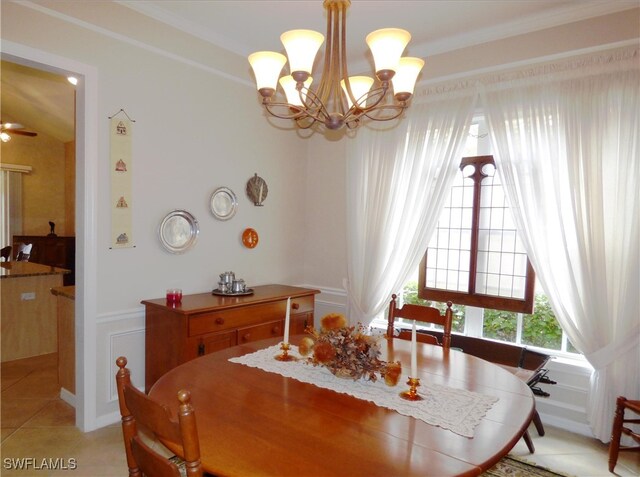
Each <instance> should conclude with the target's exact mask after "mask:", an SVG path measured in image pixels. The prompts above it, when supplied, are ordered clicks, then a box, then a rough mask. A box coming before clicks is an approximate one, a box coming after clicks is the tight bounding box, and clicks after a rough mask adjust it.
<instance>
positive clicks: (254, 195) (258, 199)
mask: <svg viewBox="0 0 640 477" xmlns="http://www.w3.org/2000/svg"><path fill="white" fill-rule="evenodd" d="M268 193H269V188H268V187H267V183H266V181H265V180H264V179H263V178H262V177H260V176H259V175H258V174H257V173H256V174H254V175H253V177H252V178H251V179H249V180H248V181H247V196H248V197H249V199H250V200H251V202H253V205H257V206H258V207H260V206H262V202H263V201H264V200H265V199H266V198H267V194H268Z"/></svg>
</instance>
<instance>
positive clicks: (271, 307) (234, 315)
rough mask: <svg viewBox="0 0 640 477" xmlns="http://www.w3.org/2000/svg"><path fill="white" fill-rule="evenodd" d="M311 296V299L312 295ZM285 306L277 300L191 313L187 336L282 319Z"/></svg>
mask: <svg viewBox="0 0 640 477" xmlns="http://www.w3.org/2000/svg"><path fill="white" fill-rule="evenodd" d="M311 298H312V299H313V297H311ZM286 307H287V301H286V300H279V301H274V302H272V303H263V304H260V305H252V306H247V307H244V308H232V309H229V310H224V311H217V312H214V313H203V314H200V315H193V316H191V317H189V336H197V335H202V334H205V333H212V332H215V331H223V330H228V329H233V328H240V327H243V326H246V325H250V324H252V323H264V322H265V321H267V320H269V321H271V320H277V319H282V320H283V319H284V315H285V310H286Z"/></svg>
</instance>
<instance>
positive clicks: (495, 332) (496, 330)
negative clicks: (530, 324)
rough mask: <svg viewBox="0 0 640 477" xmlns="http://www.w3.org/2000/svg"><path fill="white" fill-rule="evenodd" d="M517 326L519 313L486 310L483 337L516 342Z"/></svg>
mask: <svg viewBox="0 0 640 477" xmlns="http://www.w3.org/2000/svg"><path fill="white" fill-rule="evenodd" d="M517 327H518V315H517V313H513V312H508V311H500V310H489V309H485V310H484V318H483V323H482V336H483V337H485V338H492V339H495V340H501V341H508V342H510V343H515V341H516V331H517Z"/></svg>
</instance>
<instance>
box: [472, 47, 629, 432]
mask: <svg viewBox="0 0 640 477" xmlns="http://www.w3.org/2000/svg"><path fill="white" fill-rule="evenodd" d="M531 76H533V78H528V79H526V80H519V81H514V82H509V83H502V84H493V85H487V86H486V90H485V92H484V93H483V94H482V102H483V107H484V109H485V112H486V114H487V118H488V121H489V128H490V131H491V135H492V140H493V142H494V150H495V151H497V153H496V154H495V159H496V162H497V165H498V170H499V171H500V172H501V174H502V180H503V184H504V185H505V188H506V191H507V196H508V199H509V202H510V205H511V208H512V210H513V211H514V215H515V216H516V222H517V226H518V230H520V231H521V232H522V235H523V236H522V238H523V240H524V242H525V247H526V249H527V253H528V254H529V258H530V259H531V262H532V264H533V266H534V268H535V270H536V272H537V274H538V278H539V279H540V282H541V284H542V286H543V288H544V290H545V292H546V293H547V295H548V296H549V299H550V301H551V304H552V306H553V309H554V312H555V313H556V316H557V318H558V321H559V322H560V324H561V326H562V328H563V330H564V331H565V332H566V333H567V335H568V337H569V339H570V340H571V342H572V343H573V344H574V346H575V347H576V348H577V349H578V350H579V351H580V352H581V353H583V354H584V355H585V357H586V358H587V360H588V361H589V362H590V363H591V364H592V365H593V367H594V369H595V372H594V374H593V375H592V378H591V387H590V393H589V398H588V407H587V415H588V420H589V424H590V426H591V429H592V431H593V433H594V435H595V436H596V437H597V438H599V439H600V440H602V441H604V442H606V441H608V440H609V437H610V433H611V423H612V420H613V412H614V409H615V398H616V396H618V395H625V396H627V397H628V398H630V399H640V298H639V297H640V252H639V247H640V245H639V244H640V201H639V192H638V191H639V190H640V156H639V153H640V151H639V145H638V142H639V134H640V132H639V131H640V118H639V116H640V113H639V111H640V74H639V71H638V50H637V48H636V47H633V48H628V49H624V50H618V51H616V52H614V53H607V54H605V53H602V54H599V55H594V56H592V57H590V58H587V59H584V58H583V59H581V60H580V61H574V62H572V63H566V64H564V65H562V66H561V67H557V66H556V67H553V68H545V69H543V70H542V71H533V72H532V75H531Z"/></svg>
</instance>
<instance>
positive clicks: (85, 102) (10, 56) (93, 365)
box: [1, 40, 98, 432]
mask: <svg viewBox="0 0 640 477" xmlns="http://www.w3.org/2000/svg"><path fill="white" fill-rule="evenodd" d="M1 56H2V59H3V60H7V61H11V62H13V63H18V64H22V65H25V66H29V67H32V68H36V69H40V70H44V71H50V72H52V73H56V74H62V75H65V76H68V75H74V76H76V77H78V84H77V86H76V112H75V116H76V135H75V139H76V198H75V200H76V212H75V213H76V217H75V222H76V299H75V350H76V369H75V375H76V395H75V408H76V426H77V427H79V428H80V429H81V430H82V431H83V432H88V431H91V430H94V429H96V428H97V423H96V420H97V418H96V373H97V356H96V342H97V336H96V329H97V327H96V318H97V230H98V226H97V224H98V221H97V219H98V70H97V68H96V67H94V66H91V65H87V64H84V63H80V62H78V61H75V60H72V59H69V58H64V57H61V56H58V55H54V54H52V53H49V52H46V51H42V50H37V49H34V48H31V47H28V46H25V45H22V44H19V43H14V42H11V41H6V40H3V41H2V55H1Z"/></svg>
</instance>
